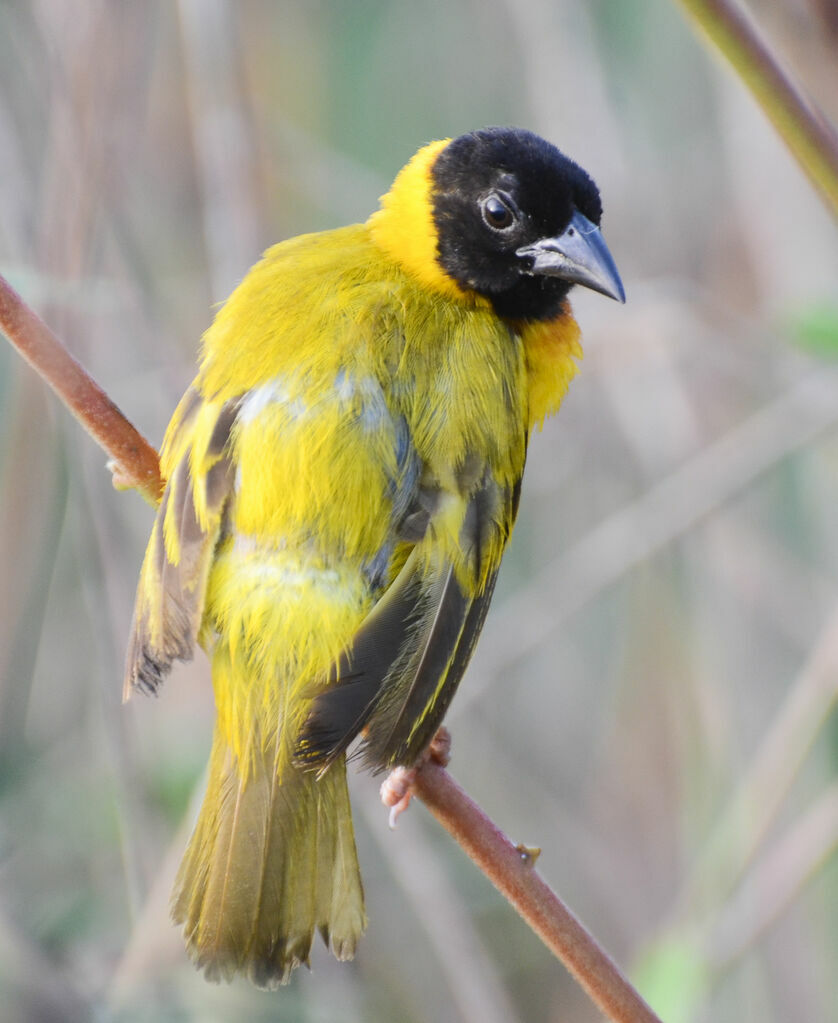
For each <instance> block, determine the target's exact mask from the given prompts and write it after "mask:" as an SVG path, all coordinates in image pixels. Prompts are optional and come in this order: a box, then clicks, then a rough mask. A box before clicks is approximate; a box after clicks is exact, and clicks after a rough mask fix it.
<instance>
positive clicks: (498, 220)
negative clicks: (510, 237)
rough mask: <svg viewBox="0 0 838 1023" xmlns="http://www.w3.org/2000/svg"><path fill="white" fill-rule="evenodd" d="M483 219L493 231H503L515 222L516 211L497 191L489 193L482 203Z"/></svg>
mask: <svg viewBox="0 0 838 1023" xmlns="http://www.w3.org/2000/svg"><path fill="white" fill-rule="evenodd" d="M481 209H482V211H483V219H484V220H485V221H486V223H487V224H488V225H489V227H491V228H492V230H493V231H503V230H505V229H506V228H507V227H511V226H512V225H513V224H514V223H515V213H514V211H513V210H512V208H511V207H510V205H509V203H507V202H506V200H504V199H502V198H501V197H500V196H499V195H498V194H497V192H492V194H491V195H488V196H487V197H486V198H485V199H484V200H483V202H482V204H481Z"/></svg>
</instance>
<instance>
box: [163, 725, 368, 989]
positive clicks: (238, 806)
mask: <svg viewBox="0 0 838 1023" xmlns="http://www.w3.org/2000/svg"><path fill="white" fill-rule="evenodd" d="M172 917H173V919H174V921H175V923H178V924H183V925H184V937H185V939H186V946H187V950H188V951H189V954H190V955H191V956H192V958H193V959H194V960H195V963H196V965H197V966H198V967H200V968H201V969H203V970H204V972H205V974H206V976H207V978H208V979H209V980H222V979H224V980H230V979H231V978H232V977H233V975H234V974H236V973H243V974H245V975H246V976H248V977H249V978H250V979H251V980H252V981H253V982H254V983H255V984H257V985H259V986H260V987H276V986H277V985H278V984H283V983H285V982H286V981H287V980H288V979H289V976H290V974H291V971H292V970H293V968H294V967H295V966H297V965H299V964H300V963H308V960H309V955H310V952H311V945H312V940H313V937H314V932H315V930H317V931H319V932H320V934H321V935H322V937H323V940H324V941H325V942H326V943H327V945H331V948H332V951H333V952H334V954H335V955H336V956H337V958H338V959H350V958H352V955H353V954H354V951H355V944H356V942H357V940H358V938H359V936H360V935H361V933H362V932H363V930H364V927H365V926H366V915H365V913H364V896H363V890H362V888H361V876H360V872H359V869H358V859H357V855H356V852H355V838H354V835H353V831H352V817H351V814H350V806H349V793H348V791H347V786H346V767H345V762H344V761H343V759H341V761H340V762H337V763H335V764H333V765H332V767H331V768H330V769H329V770H328V771H327V772H326V773H325V774H324V775H323V776H322V777H320V778H318V777H316V776H315V775H314V774H313V773H311V772H304V771H301V770H299V769H297V768H295V767H293V766H292V765H291V764H290V762H288V763H283V764H282V766H281V768H280V767H279V765H278V764H277V758H276V756H275V754H274V752H273V751H270V752H262V753H256V754H255V755H254V757H253V759H252V762H251V763H250V766H249V769H248V771H247V772H246V777H245V778H243V777H242V773H241V772H240V770H239V768H238V765H237V763H236V760H235V758H234V756H233V754H232V751H231V750H230V748H229V745H228V743H227V741H226V739H225V738H224V737H223V736H222V734H221V733H220V731H219V730H218V729H216V733H215V738H214V741H213V751H212V758H211V760H210V776H209V783H208V786H207V793H206V796H205V797H204V803H203V806H202V808H201V813H200V816H199V818H198V823H197V825H196V827H195V831H194V834H193V835H192V839H191V841H190V843H189V847H188V849H187V851H186V854H185V856H184V858H183V862H182V863H181V866H180V870H179V871H178V876H177V880H176V881H175V887H174V891H173V893H172Z"/></svg>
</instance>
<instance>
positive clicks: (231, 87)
mask: <svg viewBox="0 0 838 1023" xmlns="http://www.w3.org/2000/svg"><path fill="white" fill-rule="evenodd" d="M750 7H751V9H752V10H753V11H754V12H755V13H756V14H757V16H758V17H759V19H760V21H761V22H762V24H763V26H764V27H765V29H766V31H767V32H768V34H769V36H770V37H771V38H772V39H773V41H774V43H775V45H776V47H777V49H778V52H780V53H781V54H782V55H783V56H784V58H785V59H786V60H787V61H788V62H789V63H790V65H791V66H792V67H793V68H794V69H795V71H796V73H797V74H798V75H799V76H800V78H801V79H802V81H803V82H804V83H805V85H806V87H807V88H808V89H809V90H810V92H811V93H812V94H813V95H814V96H816V97H817V98H818V99H819V101H820V102H821V103H822V105H823V106H824V108H825V110H826V113H827V114H828V115H830V116H831V117H832V119H833V120H835V119H838V59H836V57H838V17H836V6H835V5H834V4H833V3H830V2H828V0H820V2H816V0H779V2H778V0H771V2H770V3H769V2H768V0H754V2H753V3H751V4H750ZM487 124H516V125H520V126H524V127H527V128H530V129H533V130H535V131H537V132H539V133H540V134H542V135H544V136H546V137H547V138H548V139H550V140H552V141H554V142H556V144H558V145H559V147H560V148H562V149H563V150H565V151H566V152H567V153H568V154H570V155H572V156H573V157H574V158H575V159H576V160H578V161H579V162H580V163H581V164H582V165H583V166H584V167H585V168H586V169H587V170H589V171H590V173H591V174H592V175H593V177H594V178H595V179H596V181H597V182H598V184H599V185H600V188H601V190H602V193H603V197H604V203H605V218H604V233H605V236H606V238H607V240H608V243H609V246H610V248H611V251H612V252H613V254H614V256H615V258H616V260H617V263H618V265H619V267H620V270H621V273H622V276H623V280H624V282H625V285H626V290H627V293H628V302H627V304H626V305H625V306H624V307H621V306H618V305H617V304H616V303H613V302H608V301H606V300H605V299H603V298H601V297H600V296H597V295H593V294H579V295H578V296H577V297H576V298H575V302H574V305H575V309H576V313H577V317H578V319H579V321H580V323H581V325H582V328H583V335H584V341H585V358H584V361H583V363H582V366H581V371H580V374H579V376H578V378H577V380H576V381H575V383H574V384H573V386H572V389H571V393H570V395H569V397H568V398H567V400H566V402H565V405H564V406H563V408H562V410H561V413H560V414H559V416H558V417H557V418H556V419H554V420H553V421H551V422H550V423H549V424H548V425H547V426H546V428H545V429H544V431H543V433H542V434H541V435H540V436H537V437H535V438H534V441H533V443H532V445H531V456H530V464H529V466H528V475H527V478H526V481H525V487H524V497H523V504H522V507H521V514H520V519H519V524H518V527H517V530H516V533H515V537H514V540H513V543H512V545H511V548H510V550H509V552H508V555H507V558H506V561H505V564H504V569H503V572H502V574H501V579H500V583H499V587H498V593H497V596H496V597H495V601H494V607H493V610H492V613H491V615H490V617H489V621H488V624H487V626H486V632H485V635H484V637H483V639H482V642H481V644H480V646H479V647H478V653H477V655H476V657H475V660H474V662H473V664H472V666H471V668H470V669H469V672H468V675H467V676H466V678H465V680H464V682H463V685H462V687H461V689H460V692H459V694H458V697H457V699H456V700H455V702H454V705H453V708H452V710H451V713H450V714H449V716H448V724H449V725H450V727H451V730H452V732H453V736H454V757H453V760H452V764H451V771H452V773H453V774H454V776H455V777H456V778H457V780H458V781H459V782H460V783H461V784H462V785H463V786H464V787H465V788H466V790H467V791H468V792H469V793H470V794H471V795H472V796H473V797H474V798H475V799H476V800H477V801H478V802H479V803H480V804H481V805H482V806H483V808H484V809H485V810H486V811H487V812H488V813H489V814H490V815H491V816H492V817H493V819H494V820H495V821H496V822H497V823H498V824H499V825H500V826H501V827H502V828H503V829H504V830H505V831H506V832H507V833H508V834H509V835H510V836H511V837H512V838H513V840H515V841H522V842H525V843H526V844H529V845H538V846H541V847H542V849H543V852H542V855H541V858H540V860H539V868H540V870H541V872H542V873H543V875H544V877H545V878H546V879H547V880H548V881H549V882H550V883H551V884H552V885H553V886H554V887H555V889H556V890H557V891H558V892H559V893H560V894H561V895H562V896H563V898H564V899H565V900H566V901H567V902H568V903H569V904H570V905H571V907H573V909H574V910H575V911H576V912H577V913H578V914H579V915H580V916H581V918H582V919H583V920H584V921H585V922H586V923H587V925H588V926H589V928H590V929H591V930H592V931H593V932H594V934H595V935H596V936H597V937H598V939H599V940H600V941H601V942H602V943H603V944H604V945H605V946H606V948H608V949H609V951H610V952H611V953H612V954H613V955H614V956H615V958H616V959H617V960H618V962H619V963H621V964H622V965H623V967H624V968H625V969H626V970H627V971H628V972H629V973H630V974H631V976H632V977H633V979H634V980H635V982H636V983H637V984H638V985H639V986H640V989H641V991H642V992H643V994H644V995H645V996H646V997H647V998H649V999H650V1000H651V1001H652V1002H653V1004H654V1005H655V1006H656V1008H657V1009H658V1011H659V1012H660V1013H661V1014H662V1015H663V1017H664V1018H665V1019H666V1020H667V1023H681V1021H683V1023H699V1021H701V1023H703V1021H717V1020H759V1021H761V1023H781V1021H782V1023H785V1021H789V1023H791V1021H795V1023H796V1021H800V1020H807V1021H809V1020H811V1021H820V1020H828V1019H834V1018H835V1016H834V1015H833V1013H834V1011H835V1007H836V1005H838V971H836V962H838V913H836V911H835V910H836V906H837V905H838V858H836V856H835V849H836V843H838V783H836V781H835V773H836V772H835V768H836V764H837V763H838V722H837V721H836V715H835V712H834V703H835V698H836V695H838V616H836V610H837V609H838V604H837V603H836V601H837V600H838V531H836V528H835V527H836V514H837V513H836V509H838V429H836V427H838V366H836V363H835V356H836V354H838V230H836V224H835V222H834V220H832V219H831V218H830V215H829V214H828V213H827V211H826V208H825V206H823V205H822V204H821V202H820V200H819V199H818V197H817V196H816V195H815V194H814V193H813V192H812V190H811V188H810V186H809V184H808V183H807V181H806V180H805V178H804V177H803V175H802V173H801V171H800V170H799V169H798V167H797V165H796V164H795V163H794V162H793V161H792V159H791V157H790V156H788V155H787V153H786V151H785V150H784V149H783V147H782V145H781V143H780V142H779V141H778V140H777V138H776V137H775V135H774V133H773V131H772V129H771V128H770V126H769V125H768V123H767V122H766V120H765V118H764V117H763V115H762V114H761V113H760V111H759V110H758V109H757V108H756V106H755V104H754V103H753V102H752V100H751V99H750V97H749V96H748V95H747V94H746V93H745V91H744V89H743V87H742V86H741V84H740V83H739V82H738V81H737V80H736V79H735V78H734V76H733V75H732V73H731V72H730V71H729V69H728V68H727V67H726V66H722V65H721V63H720V62H718V61H717V59H716V58H715V57H714V55H712V54H710V53H709V52H708V50H707V48H706V47H705V45H704V44H703V42H702V40H701V39H699V38H698V37H696V36H695V35H694V34H693V32H692V31H691V29H690V26H689V25H688V24H687V23H686V22H685V20H684V19H683V17H682V14H681V10H680V8H679V7H678V5H677V4H675V3H672V2H668V0H626V2H621V3H612V2H608V0H561V2H556V0H450V2H447V3H442V2H434V0H411V2H409V3H408V2H385V0H354V2H353V3H351V4H348V3H341V2H339V0H316V2H307V3H291V2H274V3H271V2H268V0H248V2H247V3H239V4H237V3H233V2H231V0H180V2H176V3H168V2H162V0H147V2H145V3H142V4H123V3H117V2H113V0H111V2H101V0H88V2H87V3H84V4H66V3H63V2H61V0H31V2H28V3H27V2H16V0H4V2H2V3H0V272H2V273H3V274H4V275H6V276H7V277H8V278H9V280H10V281H11V282H12V284H13V285H14V286H15V287H16V288H17V289H18V290H19V291H20V292H21V293H22V294H23V296H24V298H25V299H26V300H27V301H28V302H29V303H30V304H31V305H33V306H34V307H35V308H36V309H37V310H38V311H39V312H40V313H41V315H42V316H44V317H45V318H46V319H47V321H48V322H49V323H50V324H51V325H52V326H53V328H54V329H56V330H57V332H58V333H59V334H60V336H62V337H63V338H64V340H65V341H66V343H67V344H68V346H69V347H70V349H71V350H72V351H73V353H74V354H75V355H76V356H77V357H78V358H79V359H81V361H82V362H83V363H84V364H85V365H86V366H87V367H88V368H89V369H90V371H91V372H92V373H93V375H94V377H95V378H96V379H97V380H98V381H99V382H100V383H101V384H102V385H103V386H104V388H105V389H106V391H107V392H108V393H109V394H110V395H111V396H112V397H113V398H114V400H115V401H116V402H117V403H118V405H119V406H120V407H121V408H122V410H123V411H124V412H125V413H126V414H127V415H128V417H129V418H130V419H131V420H132V421H133V422H134V423H135V424H136V425H137V426H138V427H139V428H140V429H141V430H142V432H143V433H144V434H145V435H146V436H147V437H148V438H149V439H150V440H151V441H152V442H153V443H154V444H155V445H156V444H159V442H160V439H161V437H162V435H163V431H164V429H165V425H166V423H167V421H168V417H169V415H170V413H171V411H172V409H173V408H174V405H175V403H176V401H177V399H178V397H179V396H180V394H181V392H182V391H183V389H184V388H185V387H186V385H187V384H188V382H189V380H190V378H191V376H192V373H193V366H194V358H195V352H196V346H197V342H198V339H199V337H200V335H201V332H202V331H203V330H204V329H205V328H206V326H207V325H208V324H209V322H210V320H211V317H212V310H213V306H214V305H215V304H216V303H218V302H220V301H222V300H223V299H224V298H225V297H226V295H227V294H228V293H229V292H230V290H231V289H232V288H233V287H234V286H235V284H236V282H237V281H238V280H240V279H241V277H242V276H243V274H244V273H245V271H246V270H247V268H248V267H249V266H250V265H251V264H252V263H253V262H254V261H255V260H256V259H257V257H258V256H259V254H260V252H261V251H262V250H263V249H264V248H265V247H266V246H267V245H269V244H270V243H272V242H274V241H277V240H279V239H281V238H284V237H287V236H290V235H294V234H297V233H300V232H303V231H310V230H315V229H321V228H328V227H334V226H338V225H341V224H344V223H349V222H352V221H356V220H361V219H365V218H366V217H367V215H368V214H369V213H370V212H371V211H372V210H373V209H374V208H375V205H376V201H377V197H378V196H379V194H380V193H381V192H382V191H384V190H385V189H386V188H387V186H388V184H389V182H390V181H391V179H392V177H393V175H394V174H395V172H396V171H397V170H398V169H399V167H401V165H402V164H403V163H404V162H405V161H406V160H407V159H408V158H409V157H410V156H411V155H412V153H413V152H414V151H415V150H416V149H417V148H418V146H419V145H420V144H422V143H424V142H426V141H429V140H431V139H434V138H439V137H444V136H449V135H456V134H458V133H460V132H463V131H466V130H469V129H471V128H474V127H479V126H483V125H487ZM0 445H1V447H0V488H1V489H0V1004H1V1005H2V1010H0V1015H2V1018H3V1020H4V1021H10V1023H16V1021H27V1023H28V1021H49V1020H56V1021H57V1020H61V1021H65V1020H66V1021H76V1020H79V1021H80V1020H88V1019H96V1020H102V1021H105V1020H125V1021H144V1020H162V1021H170V1020H171V1021H180V1020H184V1021H187V1020H202V1021H203V1020H207V1021H216V1020H217V1021H219V1023H221V1021H227V1020H231V1019H236V1018H242V1019H252V1020H281V1021H303V1023H307V1021H330V1020H334V1019H340V1020H342V1021H365V1023H366V1021H371V1023H377V1021H394V1020H398V1021H408V1023H409V1021H417V1023H425V1021H431V1020H433V1021H444V1023H447V1021H472V1020H480V1021H482V1023H510V1021H511V1023H515V1021H527V1023H541V1021H545V1023H546V1021H551V1023H553V1021H562V1023H585V1021H594V1020H596V1019H597V1018H598V1015H597V1013H596V1011H595V1010H594V1009H593V1008H592V1006H591V1004H590V1003H589V1002H588V1000H587V998H586V997H585V996H584V995H583V994H582V993H581V992H580V990H579V989H578V988H577V986H576V985H575V984H574V983H573V982H572V981H571V980H570V978H569V977H568V975H567V974H566V973H565V971H564V969H563V968H562V967H561V966H560V965H558V964H557V963H556V962H555V961H554V960H553V959H552V958H551V956H550V955H549V953H548V952H547V951H546V950H545V949H544V948H543V947H542V946H541V944H540V942H539V941H538V940H537V939H536V938H535V937H534V936H533V935H532V934H531V933H530V931H529V930H528V929H527V928H526V927H525V926H524V925H523V924H522V923H521V922H520V921H519V919H518V918H517V917H516V915H515V914H514V912H513V910H512V909H511V908H510V907H509V906H508V905H507V904H506V903H505V902H504V901H503V900H502V899H501V898H500V896H498V895H497V894H496V892H495V891H494V889H493V888H492V887H491V885H490V884H489V883H488V882H487V881H486V880H485V879H484V878H483V876H482V875H481V874H479V873H478V871H477V870H476V868H475V867H474V866H473V865H472V864H471V863H470V862H469V861H468V860H467V859H466V858H465V857H464V855H463V854H462V852H461V851H460V850H459V848H458V847H456V846H455V845H454V844H453V843H452V841H451V840H449V839H448V837H447V836H446V835H445V834H443V833H442V832H441V830H440V829H439V827H438V826H437V825H436V824H435V823H434V822H433V821H432V819H431V818H430V817H429V815H428V813H427V811H426V810H425V808H424V807H423V806H421V804H414V806H413V807H412V809H411V811H410V813H408V814H406V815H405V816H404V817H403V818H402V819H401V821H400V822H399V826H398V830H397V831H395V832H392V833H391V832H389V831H388V829H387V826H386V814H385V811H384V810H383V808H382V807H381V806H380V804H379V802H378V796H377V784H376V783H375V782H374V781H373V780H372V779H370V778H369V777H366V776H363V775H357V774H356V775H354V776H353V777H352V779H351V782H352V787H353V801H354V807H355V818H356V829H357V834H358V844H359V852H360V857H361V862H362V869H363V873H364V879H365V885H366V891H367V895H368V909H369V915H370V925H369V930H368V933H367V935H366V937H365V939H364V940H363V942H362V944H361V946H360V949H359V953H358V956H357V959H356V960H355V962H354V963H352V964H339V963H336V962H335V961H333V960H332V958H331V957H330V956H329V955H328V954H327V953H326V952H325V950H324V949H323V948H322V947H318V948H317V950H316V952H315V955H314V957H313V964H312V965H313V971H312V973H311V974H309V973H307V971H305V970H301V971H298V973H297V975H296V976H295V977H294V979H293V982H292V984H291V985H290V987H289V988H287V989H284V990H282V991H280V992H274V993H265V992H260V991H257V990H255V989H252V988H250V987H249V986H248V985H247V984H245V983H242V982H237V983H234V984H233V985H231V986H221V987H217V986H213V985H209V984H207V983H206V982H205V981H204V980H203V979H202V978H201V977H200V976H199V975H198V974H196V973H195V972H194V970H193V969H192V967H191V966H190V965H189V964H188V962H187V960H186V956H185V953H184V952H183V950H182V946H181V941H180V937H179V935H178V933H177V932H176V931H175V929H174V928H173V927H172V926H171V925H170V924H169V922H168V919H167V912H166V901H167V898H168V889H169V885H170V883H171V878H172V875H173V872H174V869H175V865H176V863H177V861H178V858H179V856H180V854H181V852H182V850H183V847H184V845H185V841H186V838H187V836H188V833H189V830H190V826H191V821H192V819H193V816H194V813H195V811H196V806H197V800H198V799H199V798H200V791H201V783H202V772H203V768H204V764H205V760H206V756H207V753H208V748H209V739H210V733H211V727H212V717H213V705H212V693H211V689H210V685H209V678H208V670H207V664H206V661H205V659H204V658H203V655H200V656H199V657H198V658H196V660H195V662H194V664H190V665H186V666H183V667H182V668H178V669H177V670H176V672H175V673H174V676H173V677H172V678H171V680H170V681H169V683H168V684H167V685H166V687H165V688H164V690H163V692H162V693H161V695H160V697H159V699H153V700H148V699H135V700H134V701H132V702H131V703H130V704H129V705H128V706H126V707H123V706H122V705H121V703H120V695H121V694H120V690H121V679H122V659H123V651H124V646H125V641H126V634H127V630H128V624H129V619H130V614H131V607H132V602H133V593H134V586H135V582H136V578H137V573H138V569H139V565H140V559H141V556H142V551H143V548H144V545H145V542H146V538H147V536H148V533H149V530H150V528H151V522H152V515H153V513H152V510H151V509H150V508H149V507H147V506H146V505H145V504H144V503H143V502H142V500H141V499H140V498H139V497H138V496H137V495H136V494H132V493H129V494H119V493H117V492H116V491H114V489H113V488H112V486H111V481H110V474H109V473H108V472H107V471H106V469H105V464H104V463H105V459H104V456H103V454H102V452H101V451H100V450H99V449H98V448H97V447H96V446H95V445H94V444H93V443H92V442H91V441H90V440H89V439H88V438H87V436H86V435H84V434H83V432H82V431H81V429H80V428H79V427H78V425H77V424H76V423H75V422H74V421H73V420H72V419H71V418H70V417H69V415H68V414H67V413H66V412H65V411H64V409H63V408H62V407H60V406H59V404H58V402H57V401H56V400H55V399H54V397H53V396H52V395H51V394H50V393H48V392H47V391H46V389H45V387H44V386H43V385H42V383H41V382H40V380H39V379H38V378H37V377H36V376H35V375H34V374H33V373H32V371H31V370H30V369H29V368H28V367H26V366H25V365H24V364H23V362H22V360H21V359H20V358H19V357H18V355H17V354H16V353H14V352H13V351H12V349H11V348H10V347H9V346H8V345H6V344H5V342H3V343H0Z"/></svg>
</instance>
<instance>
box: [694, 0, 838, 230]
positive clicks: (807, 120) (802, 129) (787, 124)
mask: <svg viewBox="0 0 838 1023" xmlns="http://www.w3.org/2000/svg"><path fill="white" fill-rule="evenodd" d="M680 2H681V6H682V7H683V8H684V9H685V10H686V12H687V13H688V14H689V15H690V17H691V18H692V19H693V21H695V22H696V23H697V25H698V26H699V27H700V28H701V29H702V30H703V31H704V33H705V34H706V35H707V37H708V38H709V39H710V41H711V42H712V43H714V44H715V46H717V47H718V49H719V50H720V51H721V53H722V54H723V55H724V56H725V57H726V58H727V59H728V60H729V61H730V63H731V64H732V65H733V67H734V69H735V70H736V72H737V74H738V75H739V77H740V78H741V79H742V81H743V82H744V83H745V85H747V87H748V88H749V89H750V91H751V93H752V94H753V96H754V98H755V99H756V101H757V102H758V103H759V105H760V106H761V107H762V109H763V110H764V111H765V113H766V115H767V116H768V118H769V120H770V121H771V123H772V124H773V125H774V127H775V128H776V130H777V133H778V134H779V135H780V137H781V138H782V139H783V141H784V142H785V143H786V145H787V146H788V147H789V149H790V150H791V152H792V153H793V154H794V156H795V157H796V158H797V161H798V163H799V164H800V165H801V167H802V168H803V170H804V171H805V172H806V173H807V174H808V176H809V178H810V180H811V181H812V183H813V184H814V185H815V187H816V188H817V189H818V191H819V192H820V193H821V195H822V196H823V198H824V199H825V200H826V202H827V203H828V205H829V206H830V207H831V209H832V212H833V214H835V215H836V216H838V133H836V131H835V128H834V127H833V126H832V125H831V124H830V123H829V122H828V121H827V119H826V117H825V116H824V114H823V113H822V112H821V111H820V110H818V109H817V108H816V107H815V106H814V104H813V103H812V102H811V101H810V100H809V99H808V98H807V97H806V96H805V95H804V93H803V91H802V89H801V88H800V87H799V86H798V85H797V83H796V82H795V81H794V80H793V79H792V77H791V75H790V74H789V73H788V71H786V69H785V68H784V67H783V66H782V64H781V63H780V61H779V60H778V58H777V56H776V54H775V53H774V52H773V51H772V49H771V47H770V46H769V44H768V42H767V41H766V40H765V39H764V38H763V36H762V35H761V33H760V31H759V29H758V28H757V26H756V24H755V23H754V21H753V19H752V18H751V17H750V16H749V15H748V14H747V12H746V11H745V10H744V9H743V7H742V6H741V5H740V4H739V3H738V2H736V0H680Z"/></svg>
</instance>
